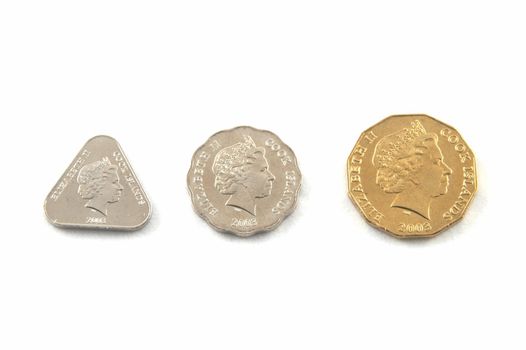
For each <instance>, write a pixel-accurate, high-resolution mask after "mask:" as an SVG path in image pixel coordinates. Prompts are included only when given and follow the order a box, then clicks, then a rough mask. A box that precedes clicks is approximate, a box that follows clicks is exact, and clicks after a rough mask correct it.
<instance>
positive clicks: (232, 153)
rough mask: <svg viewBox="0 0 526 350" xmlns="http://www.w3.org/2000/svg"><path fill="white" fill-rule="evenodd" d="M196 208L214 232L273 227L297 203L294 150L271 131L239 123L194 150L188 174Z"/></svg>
mask: <svg viewBox="0 0 526 350" xmlns="http://www.w3.org/2000/svg"><path fill="white" fill-rule="evenodd" d="M187 183H188V189H189V191H190V195H191V197H192V203H193V206H194V209H195V211H196V212H197V213H198V214H199V215H200V216H201V217H202V218H203V219H205V220H206V221H207V222H208V223H209V224H210V225H211V226H212V227H213V228H215V229H216V230H218V231H223V232H231V233H233V234H235V235H237V236H241V237H247V236H251V235H253V234H255V233H258V232H262V231H270V230H272V229H274V228H276V227H277V226H278V225H279V224H280V223H281V222H282V221H283V219H285V217H287V216H288V215H289V214H290V213H292V211H293V210H294V209H295V207H296V202H297V199H298V193H299V190H300V186H301V173H300V170H299V168H298V164H297V161H296V157H295V155H294V152H293V151H292V150H291V149H290V148H289V147H288V146H287V145H286V144H285V143H283V141H281V140H280V139H279V137H277V136H276V135H275V134H273V133H272V132H270V131H265V130H258V129H255V128H252V127H249V126H240V127H237V128H234V129H230V130H224V131H220V132H218V133H216V134H215V135H213V136H212V137H210V138H209V139H208V141H206V143H205V144H204V145H202V146H201V147H199V148H198V149H197V151H196V152H195V153H194V156H193V158H192V164H191V167H190V170H189V172H188V177H187Z"/></svg>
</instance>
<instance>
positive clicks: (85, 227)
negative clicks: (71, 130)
mask: <svg viewBox="0 0 526 350" xmlns="http://www.w3.org/2000/svg"><path fill="white" fill-rule="evenodd" d="M98 138H107V139H110V140H112V141H113V142H115V144H116V145H117V147H118V149H119V151H120V152H121V155H122V156H123V158H124V159H125V160H126V163H127V164H128V168H129V169H130V173H131V174H132V175H133V177H134V179H135V181H136V182H137V184H138V185H139V187H140V188H141V190H142V194H143V196H144V199H145V200H146V203H147V204H148V215H147V216H146V217H145V218H144V220H143V221H142V222H140V223H139V224H137V225H134V226H122V225H119V226H114V225H108V224H105V225H102V224H95V225H91V224H71V223H63V222H58V221H57V220H56V219H53V218H51V216H50V214H49V213H48V211H47V202H48V199H49V197H50V196H51V194H52V193H53V191H54V190H55V188H56V187H57V186H58V184H59V183H60V181H62V179H63V178H64V176H65V175H66V173H67V172H68V170H69V166H68V167H66V170H65V171H64V173H63V174H62V175H61V176H60V177H59V178H58V181H57V183H56V184H55V185H54V186H53V187H52V188H51V191H49V193H48V195H47V196H46V199H45V200H44V213H45V216H46V219H47V221H49V223H51V224H52V225H54V226H56V227H59V228H74V229H83V230H89V229H94V230H106V231H137V230H139V229H141V228H143V227H144V226H145V225H146V224H147V223H148V221H150V218H151V217H152V211H153V210H152V204H151V202H150V199H149V198H148V195H147V194H146V192H145V191H144V188H143V186H142V184H141V182H140V180H139V178H138V177H137V175H135V172H134V170H133V167H132V165H131V163H130V161H129V160H128V157H126V154H125V153H124V151H123V149H122V147H121V145H120V144H119V142H118V141H117V140H116V139H115V138H113V137H111V136H108V135H97V136H93V137H92V138H90V139H89V140H88V141H86V142H85V143H84V145H83V146H82V148H81V149H80V151H82V149H84V148H86V146H87V145H88V144H89V143H90V142H92V141H93V140H95V139H98ZM80 151H79V152H77V153H76V154H75V157H76V156H77V155H78V154H79V153H80ZM73 160H75V158H73Z"/></svg>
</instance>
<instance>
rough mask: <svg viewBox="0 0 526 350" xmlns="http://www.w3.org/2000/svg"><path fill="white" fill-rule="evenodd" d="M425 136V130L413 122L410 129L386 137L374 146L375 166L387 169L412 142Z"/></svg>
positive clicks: (416, 121) (418, 123)
mask: <svg viewBox="0 0 526 350" xmlns="http://www.w3.org/2000/svg"><path fill="white" fill-rule="evenodd" d="M426 134H427V131H426V129H425V128H424V126H423V125H422V124H421V123H420V121H418V120H415V121H413V122H411V127H410V128H404V129H402V130H400V131H398V132H396V133H394V134H391V135H388V136H386V137H385V138H384V139H383V140H382V141H380V142H379V143H378V145H377V146H376V155H375V159H374V162H375V165H376V166H380V167H388V166H389V165H390V164H392V163H393V161H395V160H396V159H398V156H400V155H402V154H404V153H405V152H406V151H407V150H408V149H409V147H412V146H413V145H414V142H415V141H416V140H417V139H418V138H420V137H422V136H425V135H426Z"/></svg>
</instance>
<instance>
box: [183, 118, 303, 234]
mask: <svg viewBox="0 0 526 350" xmlns="http://www.w3.org/2000/svg"><path fill="white" fill-rule="evenodd" d="M243 128H245V129H251V130H253V131H256V132H266V133H270V134H271V135H273V136H274V137H275V138H276V139H277V141H279V142H280V143H281V144H283V145H284V146H286V147H287V148H288V149H289V150H290V152H291V154H292V156H293V157H294V165H295V167H296V169H297V175H298V177H299V180H298V181H297V183H298V185H297V188H296V192H295V193H294V200H293V203H292V205H291V206H290V208H289V209H288V210H287V211H285V212H284V213H283V215H282V216H280V217H279V218H278V220H277V221H276V222H275V223H274V224H272V225H270V226H266V227H263V228H258V229H254V230H250V231H240V230H236V229H226V228H223V227H219V226H217V225H214V224H213V223H212V221H211V220H210V219H209V218H208V217H207V215H206V214H205V213H204V212H201V211H200V210H199V209H198V208H197V206H196V204H195V203H194V192H193V191H192V188H191V185H190V184H191V178H192V177H193V174H192V169H194V159H196V156H197V154H198V153H199V152H200V151H201V150H202V149H203V148H204V147H206V146H207V145H208V144H209V143H210V142H211V140H212V139H213V138H214V137H216V136H217V135H219V134H221V133H227V132H232V131H235V130H237V129H243ZM302 178H303V176H302V174H301V171H300V168H299V165H298V158H297V157H296V154H295V153H294V151H293V150H292V148H291V147H290V146H289V145H287V144H286V143H285V142H283V140H281V138H280V137H279V136H278V135H276V134H275V133H273V132H272V131H270V130H265V129H258V128H254V127H252V126H248V125H241V126H236V127H234V128H231V129H225V130H221V131H218V132H216V133H214V134H213V135H212V136H210V137H209V138H208V139H207V140H206V142H205V143H203V144H202V145H201V146H199V147H198V148H197V149H196V151H195V152H194V153H193V155H192V159H191V161H190V169H189V170H188V173H187V175H186V186H187V189H188V192H189V195H190V199H191V201H192V207H193V209H194V211H195V212H196V213H197V214H198V215H199V216H200V217H201V218H203V219H204V220H205V221H206V222H207V223H208V225H210V226H211V227H212V228H213V229H215V230H216V231H219V232H224V233H232V234H234V235H236V236H238V237H243V238H246V237H250V236H253V235H255V234H257V233H263V232H269V231H272V230H274V229H276V228H277V227H278V226H279V225H280V224H281V223H282V222H283V221H284V220H285V219H286V218H287V217H288V216H289V215H291V214H292V213H293V212H294V210H296V207H297V206H298V199H299V193H300V189H301V181H302Z"/></svg>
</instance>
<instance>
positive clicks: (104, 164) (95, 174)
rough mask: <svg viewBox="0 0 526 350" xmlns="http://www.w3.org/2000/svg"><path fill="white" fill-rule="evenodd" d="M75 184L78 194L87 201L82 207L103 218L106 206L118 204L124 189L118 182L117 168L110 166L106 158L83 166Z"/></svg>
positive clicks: (106, 211) (106, 210) (105, 213)
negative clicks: (99, 214) (93, 211)
mask: <svg viewBox="0 0 526 350" xmlns="http://www.w3.org/2000/svg"><path fill="white" fill-rule="evenodd" d="M77 183H78V184H79V188H78V194H79V195H80V196H81V197H82V198H83V199H87V200H88V202H87V203H86V204H85V205H84V206H85V207H86V208H90V209H93V210H95V211H97V212H99V213H101V214H103V215H104V216H106V215H108V204H110V203H115V202H118V201H119V199H120V197H121V193H122V190H123V189H124V187H122V185H121V183H120V182H119V174H118V173H117V166H115V165H112V164H111V163H110V161H109V159H108V158H102V160H98V161H96V162H93V163H90V164H87V165H85V166H83V167H82V168H81V169H80V171H79V174H78V176H77Z"/></svg>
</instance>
